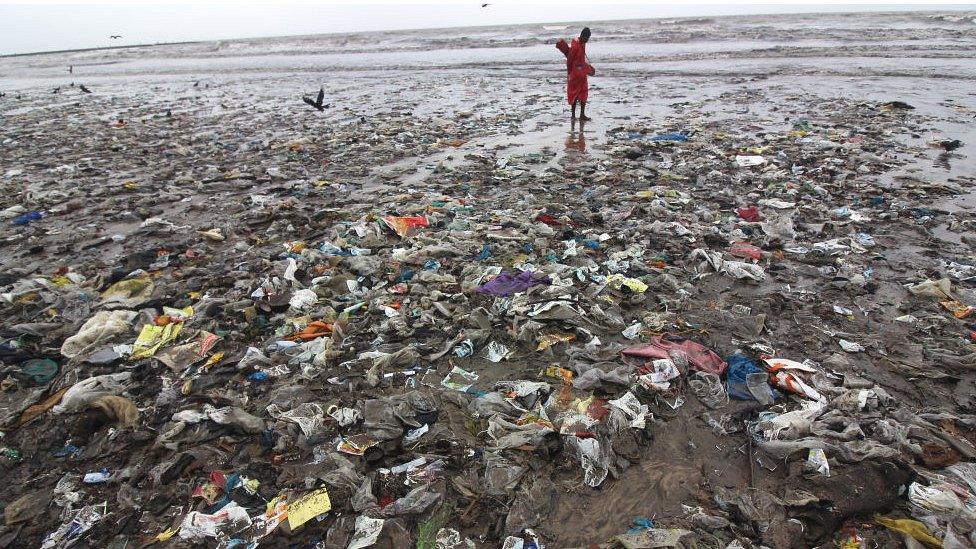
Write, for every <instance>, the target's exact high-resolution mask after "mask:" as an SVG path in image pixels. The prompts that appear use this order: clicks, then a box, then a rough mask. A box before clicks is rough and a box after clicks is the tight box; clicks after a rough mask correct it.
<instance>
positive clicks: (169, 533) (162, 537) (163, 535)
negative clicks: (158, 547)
mask: <svg viewBox="0 0 976 549" xmlns="http://www.w3.org/2000/svg"><path fill="white" fill-rule="evenodd" d="M175 535H176V528H172V527H171V528H167V529H165V530H163V531H162V532H160V533H159V534H157V535H156V541H159V542H163V541H169V538H171V537H173V536H175Z"/></svg>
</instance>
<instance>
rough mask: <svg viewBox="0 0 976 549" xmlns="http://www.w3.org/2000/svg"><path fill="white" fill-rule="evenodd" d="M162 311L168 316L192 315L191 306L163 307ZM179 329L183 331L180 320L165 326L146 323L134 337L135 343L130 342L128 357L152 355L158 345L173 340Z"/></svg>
mask: <svg viewBox="0 0 976 549" xmlns="http://www.w3.org/2000/svg"><path fill="white" fill-rule="evenodd" d="M163 312H164V313H165V314H167V315H169V316H170V317H177V318H182V319H187V318H189V317H191V316H193V307H186V308H183V309H173V308H170V307H163ZM181 331H183V323H182V322H171V323H169V324H167V325H165V326H156V325H155V324H146V325H145V326H143V327H142V331H141V332H139V337H137V338H136V341H135V343H133V344H132V356H131V357H130V359H131V360H139V359H142V358H149V357H151V356H153V355H154V354H156V351H158V350H159V348H160V347H162V346H163V345H166V344H167V343H171V342H173V341H175V340H176V338H177V337H179V335H180V332H181Z"/></svg>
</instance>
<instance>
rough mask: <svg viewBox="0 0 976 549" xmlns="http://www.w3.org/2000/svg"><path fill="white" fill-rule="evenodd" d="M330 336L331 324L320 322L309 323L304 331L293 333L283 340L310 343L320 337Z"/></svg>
mask: <svg viewBox="0 0 976 549" xmlns="http://www.w3.org/2000/svg"><path fill="white" fill-rule="evenodd" d="M327 335H332V324H329V323H328V322H324V321H322V320H316V321H315V322H310V323H309V324H308V326H306V327H305V329H304V330H302V331H300V332H298V333H294V334H292V335H290V336H288V337H286V338H285V339H286V340H288V341H311V340H313V339H318V338H320V337H325V336H327Z"/></svg>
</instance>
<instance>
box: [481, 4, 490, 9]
mask: <svg viewBox="0 0 976 549" xmlns="http://www.w3.org/2000/svg"><path fill="white" fill-rule="evenodd" d="M490 5H491V4H481V7H483V8H487V7H488V6H490Z"/></svg>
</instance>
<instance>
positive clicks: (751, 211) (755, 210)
mask: <svg viewBox="0 0 976 549" xmlns="http://www.w3.org/2000/svg"><path fill="white" fill-rule="evenodd" d="M735 213H737V214H739V217H740V218H742V219H743V220H745V221H748V222H750V223H755V222H756V221H759V220H760V219H762V216H761V215H759V207H758V206H749V207H748V208H739V209H738V210H736V211H735Z"/></svg>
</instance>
